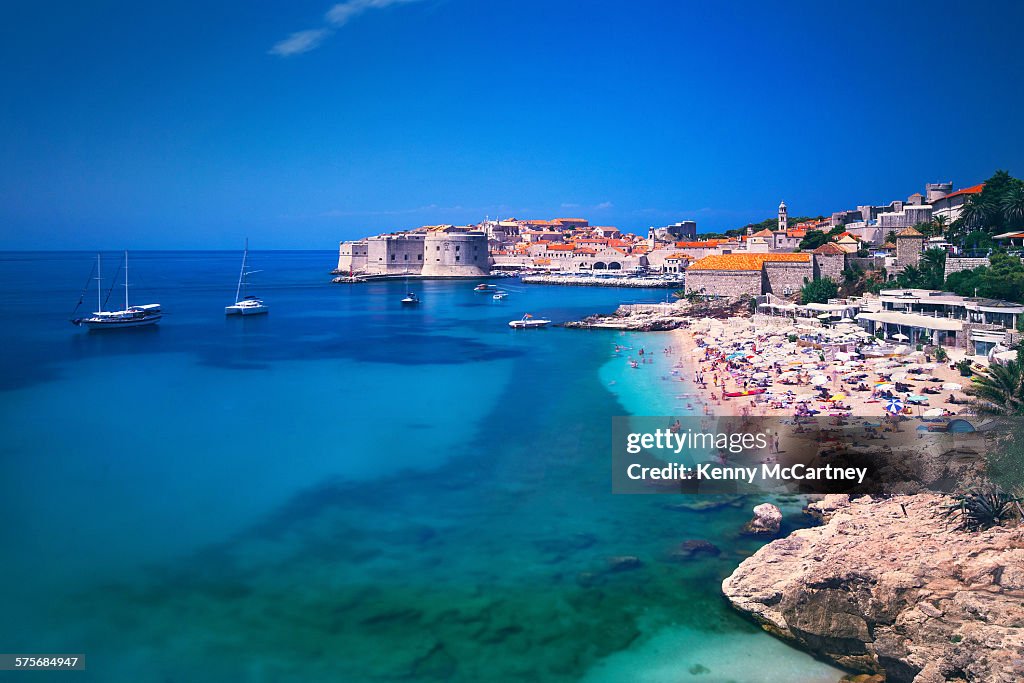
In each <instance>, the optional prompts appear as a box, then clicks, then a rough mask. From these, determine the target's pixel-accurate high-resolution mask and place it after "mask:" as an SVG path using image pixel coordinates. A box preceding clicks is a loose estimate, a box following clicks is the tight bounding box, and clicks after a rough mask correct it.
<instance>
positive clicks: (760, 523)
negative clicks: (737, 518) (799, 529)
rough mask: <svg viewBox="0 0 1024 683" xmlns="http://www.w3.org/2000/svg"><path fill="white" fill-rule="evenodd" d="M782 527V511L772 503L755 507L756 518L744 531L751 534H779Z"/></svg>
mask: <svg viewBox="0 0 1024 683" xmlns="http://www.w3.org/2000/svg"><path fill="white" fill-rule="evenodd" d="M781 526H782V510H780V509H779V508H778V507H776V506H775V505H772V504H771V503H761V504H760V505H758V506H755V507H754V518H753V519H752V520H750V521H749V522H747V524H746V526H744V527H743V530H744V531H746V532H747V533H750V534H777V533H779V527H781Z"/></svg>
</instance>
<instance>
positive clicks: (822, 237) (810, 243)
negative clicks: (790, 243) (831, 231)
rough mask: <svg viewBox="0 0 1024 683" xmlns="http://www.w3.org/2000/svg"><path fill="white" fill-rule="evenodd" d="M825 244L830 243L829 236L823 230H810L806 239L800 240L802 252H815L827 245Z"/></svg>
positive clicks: (805, 236)
mask: <svg viewBox="0 0 1024 683" xmlns="http://www.w3.org/2000/svg"><path fill="white" fill-rule="evenodd" d="M825 242H828V235H826V234H825V233H823V232H822V231H821V230H808V231H807V234H806V235H804V238H803V239H802V240H800V249H801V250H802V251H814V250H815V249H817V248H818V247H820V246H821V245H823V244H825Z"/></svg>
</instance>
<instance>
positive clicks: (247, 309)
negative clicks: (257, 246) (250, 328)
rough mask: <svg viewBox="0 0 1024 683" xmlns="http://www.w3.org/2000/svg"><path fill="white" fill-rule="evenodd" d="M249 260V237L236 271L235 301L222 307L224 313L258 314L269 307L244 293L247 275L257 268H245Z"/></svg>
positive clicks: (260, 300)
mask: <svg viewBox="0 0 1024 683" xmlns="http://www.w3.org/2000/svg"><path fill="white" fill-rule="evenodd" d="M248 261H249V238H248V237H247V238H246V239H245V251H244V252H242V270H241V271H240V272H239V273H238V287H236V288H235V303H233V304H231V305H230V306H225V307H224V313H225V314H226V315H258V314H260V313H266V312H267V311H269V310H270V307H269V306H267V305H266V304H265V303H263V299H260V298H259V297H256V296H253V295H251V294H246V293H245V290H246V286H247V285H248V281H247V280H248V277H249V276H250V275H252V274H253V273H258V272H260V271H258V270H246V268H247V267H248Z"/></svg>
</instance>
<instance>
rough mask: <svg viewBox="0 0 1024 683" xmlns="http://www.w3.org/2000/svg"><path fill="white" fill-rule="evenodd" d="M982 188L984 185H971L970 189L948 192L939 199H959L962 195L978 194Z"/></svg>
mask: <svg viewBox="0 0 1024 683" xmlns="http://www.w3.org/2000/svg"><path fill="white" fill-rule="evenodd" d="M984 188H985V183H981V184H980V185H971V186H970V187H965V188H964V189H962V190H957V191H956V192H950V193H949V194H947V195H946V196H945V197H941V198H940V199H949V198H950V197H959V196H960V195H964V194H980V193H981V191H982V190H983V189H984Z"/></svg>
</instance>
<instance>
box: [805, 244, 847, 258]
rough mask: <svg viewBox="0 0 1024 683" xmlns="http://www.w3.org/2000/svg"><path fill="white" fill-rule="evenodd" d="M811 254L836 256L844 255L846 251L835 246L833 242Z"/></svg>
mask: <svg viewBox="0 0 1024 683" xmlns="http://www.w3.org/2000/svg"><path fill="white" fill-rule="evenodd" d="M812 253H814V254H825V255H827V256H835V255H837V254H845V253H846V250H845V249H843V248H842V247H841V246H839V245H838V244H836V243H835V242H826V243H825V244H823V245H821V246H820V247H818V248H817V249H815V250H814V251H813V252H812Z"/></svg>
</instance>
